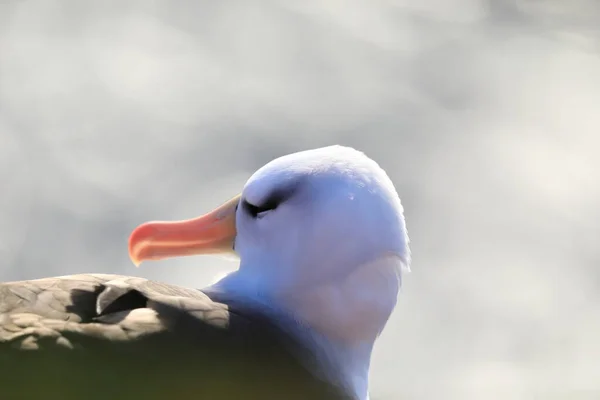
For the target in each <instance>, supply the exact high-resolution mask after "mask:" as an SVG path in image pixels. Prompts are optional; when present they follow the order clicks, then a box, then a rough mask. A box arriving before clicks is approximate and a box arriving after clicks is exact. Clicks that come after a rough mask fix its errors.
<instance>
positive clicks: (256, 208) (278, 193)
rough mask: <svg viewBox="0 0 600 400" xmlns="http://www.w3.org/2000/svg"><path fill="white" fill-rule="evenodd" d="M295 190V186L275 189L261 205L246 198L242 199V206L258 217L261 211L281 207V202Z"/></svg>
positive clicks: (254, 216)
mask: <svg viewBox="0 0 600 400" xmlns="http://www.w3.org/2000/svg"><path fill="white" fill-rule="evenodd" d="M294 191H295V187H293V188H286V189H283V190H275V191H273V192H272V193H271V194H270V195H269V197H267V198H266V199H265V200H264V201H263V202H262V203H261V204H260V205H255V204H251V203H249V202H248V201H247V200H246V199H242V207H243V209H244V210H246V212H247V213H248V214H250V215H251V216H252V217H253V218H256V217H257V216H258V214H260V213H263V212H265V211H271V210H274V209H276V208H277V207H279V206H280V205H281V203H283V202H284V201H286V200H287V199H289V198H290V197H291V196H292V195H293V194H294Z"/></svg>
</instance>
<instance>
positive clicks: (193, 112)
mask: <svg viewBox="0 0 600 400" xmlns="http://www.w3.org/2000/svg"><path fill="white" fill-rule="evenodd" d="M599 54H600V2H598V1H597V0H587V1H586V0H568V1H566V0H543V1H542V0H487V1H483V0H428V1H423V0H395V1H393V0H387V1H384V0H369V1H366V0H364V1H353V0H344V1H342V0H338V1H335V0H303V1H293V0H271V1H253V2H250V1H246V0H238V1H229V0H227V1H215V2H209V1H192V0H181V1H169V0H137V1H125V2H124V1H116V0H104V1H96V2H92V1H82V0H71V1H66V0H62V1H59V0H14V1H12V0H0V260H1V261H0V280H16V279H29V278H36V277H42V276H46V275H55V274H69V273H76V272H106V273H122V274H135V275H141V276H144V277H148V278H152V279H159V280H164V281H168V282H172V283H177V284H182V285H186V286H193V287H202V286H204V285H207V284H209V283H211V282H212V281H213V280H214V279H216V278H217V277H218V276H220V275H222V274H223V273H224V272H227V271H231V270H233V269H234V268H235V267H236V265H235V263H233V262H230V261H226V260H222V259H219V258H210V257H206V258H203V259H202V258H185V259H179V260H172V261H165V262H160V263H147V264H144V265H143V267H142V268H141V269H135V268H134V267H133V265H132V264H131V263H130V262H129V260H128V257H127V245H126V243H127V237H128V234H129V232H130V231H131V229H132V228H134V227H135V226H136V225H137V224H139V223H140V222H143V221H146V220H149V219H170V218H176V219H179V218H187V217H191V216H195V215H198V214H201V213H203V212H205V211H207V210H209V209H211V208H212V207H214V206H216V205H218V204H220V202H221V201H222V200H225V199H228V198H229V197H230V196H233V195H234V194H236V193H237V192H238V191H239V190H240V188H241V187H242V185H243V184H244V182H245V180H246V179H247V178H248V177H249V176H250V174H251V173H252V172H253V171H254V170H255V169H257V168H258V167H260V166H261V165H263V164H264V163H266V162H267V161H269V160H271V159H272V158H275V157H277V156H280V155H283V154H286V153H290V152H293V151H298V150H302V149H308V148H314V147H319V146H323V145H329V144H334V143H340V144H345V145H350V146H354V147H357V148H359V149H361V150H363V151H365V152H366V153H367V154H368V155H370V156H371V157H372V158H374V159H376V160H377V161H378V162H379V163H380V164H381V165H382V166H383V167H384V168H385V169H386V170H387V171H388V172H389V174H390V176H391V177H392V179H393V181H394V182H395V184H396V187H397V189H398V191H399V193H400V194H401V197H402V199H403V202H404V206H405V209H406V217H407V221H408V228H409V234H410V236H411V239H412V249H413V258H414V263H413V266H412V273H411V274H409V275H407V276H406V278H405V280H404V287H403V293H402V294H401V296H400V302H399V305H398V308H397V311H396V313H395V314H394V316H393V318H392V319H391V321H390V323H389V325H388V327H387V329H386V331H385V333H384V334H383V336H382V337H381V340H380V341H379V342H378V345H377V348H376V351H375V355H374V360H373V365H372V373H371V394H372V398H373V399H374V400H378V399H379V400H384V399H389V400H395V399H461V400H463V399H503V400H504V399H569V400H573V399H597V398H599V397H600V270H599V262H600V255H599V251H598V246H599V243H600V230H599V229H598V222H599V218H600V207H599V204H600V184H599V179H600V156H599V154H598V153H599V152H600V112H599V111H598V109H599V106H600V56H599Z"/></svg>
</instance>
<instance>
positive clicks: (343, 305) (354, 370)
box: [217, 254, 402, 400]
mask: <svg viewBox="0 0 600 400" xmlns="http://www.w3.org/2000/svg"><path fill="white" fill-rule="evenodd" d="M401 264H402V260H401V259H400V258H399V257H398V256H397V255H395V254H386V255H385V256H383V257H379V258H377V259H375V260H372V261H370V262H366V263H363V264H360V265H357V266H355V267H354V268H351V269H350V272H349V273H348V274H346V275H345V276H341V277H339V279H335V280H329V281H325V282H321V283H319V284H317V285H313V286H311V287H301V288H294V289H293V290H290V289H289V288H287V289H286V290H285V291H277V290H274V291H273V293H274V295H272V296H269V301H268V302H269V303H270V304H266V306H268V307H269V308H271V309H278V310H282V311H284V312H285V313H286V314H288V315H291V316H293V317H294V319H295V320H297V321H301V323H302V327H301V328H293V329H294V332H290V333H292V334H295V335H298V336H299V338H300V339H301V340H303V341H304V342H305V343H307V344H309V345H310V346H312V347H313V348H314V352H315V354H316V355H317V362H318V363H320V364H321V365H320V367H321V368H318V370H322V371H332V373H333V372H334V371H335V372H336V373H337V374H340V373H341V378H340V377H339V376H324V377H322V378H324V379H327V380H329V381H337V380H338V379H342V381H343V382H336V383H338V384H341V385H343V386H344V387H346V388H348V390H351V391H352V392H353V393H354V394H355V396H356V398H357V399H360V400H367V399H368V375H369V365H370V360H371V352H372V349H373V345H374V343H375V340H376V338H377V336H378V335H379V334H380V333H381V331H382V329H383V328H384V326H385V324H386V322H387V320H388V318H389V316H390V314H391V312H392V310H393V309H394V306H395V305H396V300H397V296H398V291H399V289H400V283H401V282H400V269H401ZM244 275H245V274H243V273H239V271H238V273H234V274H231V275H230V276H228V277H227V278H225V279H224V280H222V281H221V282H219V283H218V284H217V286H218V287H221V289H223V290H226V291H231V292H236V293H243V294H244V295H246V296H252V297H257V296H253V293H257V291H256V289H255V288H253V287H252V286H254V285H253V283H249V282H252V281H251V280H248V279H244V278H247V277H245V276H244ZM249 286H250V287H249ZM255 300H257V301H259V302H264V300H261V299H258V298H255ZM273 303H274V304H273ZM283 328H284V329H287V328H288V327H283ZM328 375H329V374H328Z"/></svg>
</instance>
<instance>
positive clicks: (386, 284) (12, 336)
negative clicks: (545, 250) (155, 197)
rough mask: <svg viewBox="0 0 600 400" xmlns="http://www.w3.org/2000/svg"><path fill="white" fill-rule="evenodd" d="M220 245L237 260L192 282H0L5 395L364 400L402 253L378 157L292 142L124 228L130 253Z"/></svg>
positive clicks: (402, 235)
mask: <svg viewBox="0 0 600 400" xmlns="http://www.w3.org/2000/svg"><path fill="white" fill-rule="evenodd" d="M217 253H234V254H236V255H237V256H238V257H239V268H238V269H237V270H236V271H234V272H232V273H230V274H229V275H227V276H225V277H224V278H223V279H221V280H220V281H218V282H217V283H215V284H213V285H211V286H209V287H206V288H204V289H202V290H196V289H190V288H185V287H179V286H175V285H170V284H166V283H161V282H154V281H150V280H146V279H144V278H140V277H131V276H120V275H107V274H80V275H70V276H60V277H51V278H42V279H35V280H27V281H18V282H5V283H1V284H0V382H1V385H0V392H1V393H2V395H1V397H2V398H7V399H43V400H49V399H61V400H63V399H180V398H181V399H204V398H206V399H353V400H366V399H368V397H369V395H368V391H369V388H368V378H369V377H368V375H369V366H370V362H371V353H372V350H373V346H374V344H375V341H376V339H377V338H378V337H379V335H380V334H381V332H382V330H383V329H384V327H385V325H386V322H387V321H388V319H389V317H390V315H391V313H392V311H393V309H394V307H395V305H396V301H397V297H398V293H399V289H400V285H401V274H402V271H403V270H406V269H408V267H409V264H410V250H409V246H408V236H407V231H406V225H405V220H404V215H403V208H402V205H401V202H400V198H399V196H398V194H397V192H396V189H395V188H394V185H393V183H392V181H391V180H390V178H389V177H388V175H387V174H386V172H385V171H384V170H383V169H382V168H381V167H379V165H378V164H377V163H376V162H375V161H373V160H372V159H370V158H369V157H367V156H366V155H365V154H364V153H362V152H360V151H357V150H355V149H353V148H349V147H343V146H329V147H323V148H318V149H313V150H308V151H302V152H298V153H294V154H289V155H286V156H283V157H280V158H277V159H275V160H273V161H271V162H269V163H268V164H266V165H265V166H263V167H262V168H260V169H259V170H258V171H256V172H255V173H254V174H253V175H252V176H251V177H250V178H249V180H248V181H247V183H246V184H245V185H244V188H243V190H242V192H241V194H240V195H238V196H236V197H234V198H233V199H231V200H230V201H227V202H226V203H224V204H223V205H222V206H220V207H218V208H216V209H215V210H214V211H212V212H209V213H208V214H205V215H203V216H200V217H197V218H192V219H188V220H181V221H172V222H169V221H158V222H156V221H153V222H147V223H143V224H141V225H140V226H138V227H137V228H135V229H134V230H133V231H132V233H131V236H130V238H129V256H130V258H131V260H132V261H133V263H134V264H136V265H139V264H140V263H142V262H144V261H149V260H161V259H166V258H170V257H179V256H193V255H200V254H217ZM199 267H201V265H199Z"/></svg>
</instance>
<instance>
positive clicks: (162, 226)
mask: <svg viewBox="0 0 600 400" xmlns="http://www.w3.org/2000/svg"><path fill="white" fill-rule="evenodd" d="M239 200H240V196H239V195H238V196H236V197H234V198H233V199H231V200H229V201H228V202H227V203H225V204H223V205H221V206H220V207H218V208H216V209H215V210H214V211H211V212H209V213H208V214H205V215H203V216H201V217H198V218H193V219H188V220H184V221H173V222H167V221H153V222H146V223H145V224H142V225H140V226H138V227H137V228H135V229H134V230H133V232H132V233H131V236H129V258H131V261H133V263H134V264H135V265H136V266H138V265H140V263H141V262H142V261H146V260H161V259H164V258H171V257H181V256H191V255H196V254H214V253H226V252H233V243H234V240H235V236H236V230H235V211H236V208H237V204H238V202H239Z"/></svg>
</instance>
